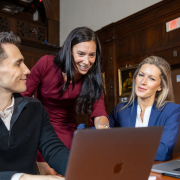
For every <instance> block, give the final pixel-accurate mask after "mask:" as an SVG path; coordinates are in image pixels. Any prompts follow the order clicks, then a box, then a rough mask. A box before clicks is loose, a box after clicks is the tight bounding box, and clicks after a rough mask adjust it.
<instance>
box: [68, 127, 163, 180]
mask: <svg viewBox="0 0 180 180" xmlns="http://www.w3.org/2000/svg"><path fill="white" fill-rule="evenodd" d="M162 132H163V127H160V126H158V127H157V126H156V127H147V128H113V129H103V130H92V129H85V130H78V131H77V133H76V134H75V136H74V139H73V143H72V148H71V152H70V157H69V162H68V167H67V171H66V175H65V177H66V180H119V179H121V180H147V179H148V176H149V174H150V170H151V167H152V164H153V162H154V158H155V155H156V151H157V149H158V145H159V142H160V138H161V135H162Z"/></svg>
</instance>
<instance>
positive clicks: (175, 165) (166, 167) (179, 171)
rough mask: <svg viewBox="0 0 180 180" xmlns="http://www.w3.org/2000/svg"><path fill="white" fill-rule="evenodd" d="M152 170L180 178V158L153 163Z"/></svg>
mask: <svg viewBox="0 0 180 180" xmlns="http://www.w3.org/2000/svg"><path fill="white" fill-rule="evenodd" d="M151 171H152V172H156V173H160V174H162V175H164V176H170V177H175V178H180V159H178V160H174V161H170V162H165V163H161V164H156V165H153V167H152V169H151Z"/></svg>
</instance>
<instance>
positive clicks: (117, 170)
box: [114, 162, 123, 174]
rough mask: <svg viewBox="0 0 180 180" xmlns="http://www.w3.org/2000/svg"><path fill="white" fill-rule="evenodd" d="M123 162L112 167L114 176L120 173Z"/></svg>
mask: <svg viewBox="0 0 180 180" xmlns="http://www.w3.org/2000/svg"><path fill="white" fill-rule="evenodd" d="M122 166H123V162H121V163H118V164H116V165H115V166H114V174H117V173H120V171H121V170H122Z"/></svg>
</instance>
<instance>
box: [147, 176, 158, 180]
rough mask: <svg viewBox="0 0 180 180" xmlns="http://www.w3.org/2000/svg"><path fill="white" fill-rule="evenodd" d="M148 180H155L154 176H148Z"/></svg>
mask: <svg viewBox="0 0 180 180" xmlns="http://www.w3.org/2000/svg"><path fill="white" fill-rule="evenodd" d="M148 180H156V176H149V178H148Z"/></svg>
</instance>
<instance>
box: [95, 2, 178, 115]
mask: <svg viewBox="0 0 180 180" xmlns="http://www.w3.org/2000/svg"><path fill="white" fill-rule="evenodd" d="M178 17H180V0H166V1H162V2H160V3H157V4H155V5H153V6H151V7H149V8H146V9H144V10H142V11H140V12H138V13H136V14H133V15H131V16H129V17H127V18H124V19H123V20H120V21H118V22H116V23H112V24H110V25H107V26H105V27H103V28H102V29H100V30H98V31H97V32H96V33H97V35H98V37H99V39H100V42H101V44H102V45H103V46H102V47H103V48H102V49H103V53H106V56H104V57H105V59H104V60H105V62H104V65H103V69H105V73H106V81H107V87H108V88H107V95H106V99H105V101H106V102H108V103H106V104H107V105H106V107H107V112H108V113H110V112H111V110H112V109H113V104H114V106H115V105H116V104H117V103H118V102H119V96H118V81H117V70H118V68H122V67H126V66H130V65H135V64H139V63H140V62H141V61H142V60H143V59H144V58H146V57H148V56H150V55H158V56H161V57H163V58H164V59H166V60H167V61H168V62H169V63H170V64H171V65H173V66H174V65H178V64H180V36H179V34H180V28H179V29H177V30H173V31H172V32H166V22H168V21H170V20H173V19H176V18H178ZM110 47H112V48H113V49H112V48H110ZM107 49H111V50H109V51H108V50H107ZM173 51H177V54H178V55H177V57H174V56H173ZM112 53H113V54H112ZM111 57H112V59H110V58H111ZM105 66H106V67H105ZM112 66H113V67H112ZM174 86H176V84H174ZM174 88H176V87H174ZM175 93H176V92H175ZM175 96H177V95H176V94H175Z"/></svg>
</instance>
